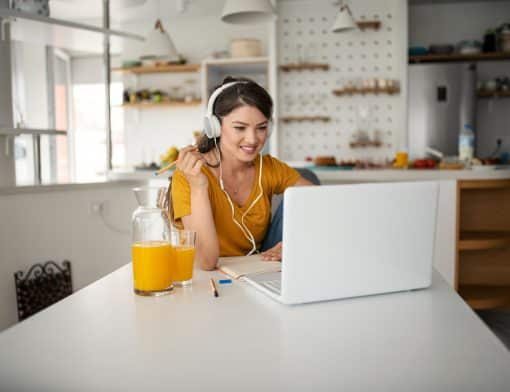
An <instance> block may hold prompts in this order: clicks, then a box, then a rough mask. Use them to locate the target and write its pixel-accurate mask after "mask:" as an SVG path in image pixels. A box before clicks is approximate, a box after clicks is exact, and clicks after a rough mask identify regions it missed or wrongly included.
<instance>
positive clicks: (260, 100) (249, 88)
mask: <svg viewBox="0 0 510 392" xmlns="http://www.w3.org/2000/svg"><path fill="white" fill-rule="evenodd" d="M232 82H242V83H236V84H234V85H232V86H230V87H227V88H226V89H225V90H224V91H222V92H221V94H220V95H218V96H217V97H216V100H215V101H214V106H213V110H212V112H213V114H214V115H215V116H216V117H218V118H219V120H220V123H221V121H222V118H223V117H225V116H226V115H228V114H229V113H230V112H232V111H233V110H235V109H237V108H238V107H241V106H245V105H248V106H253V107H255V108H257V109H258V110H260V112H261V113H262V114H263V115H264V116H265V117H266V118H267V119H268V120H271V118H272V115H273V100H272V99H271V96H270V95H269V93H268V92H267V91H266V90H265V89H264V88H263V87H261V86H259V85H258V84H257V83H255V82H254V81H253V80H250V79H247V78H233V77H230V76H227V77H226V78H225V79H224V80H223V83H222V84H220V85H219V86H216V87H215V88H214V90H216V89H217V88H220V87H221V86H223V85H224V84H227V83H232ZM219 139H220V138H219V137H218V138H216V143H218V142H219ZM214 146H215V141H214V139H209V138H208V137H207V136H206V135H205V134H203V135H202V136H201V137H200V139H199V141H198V151H200V152H201V153H202V154H203V153H206V152H208V151H210V150H212V149H213V148H214Z"/></svg>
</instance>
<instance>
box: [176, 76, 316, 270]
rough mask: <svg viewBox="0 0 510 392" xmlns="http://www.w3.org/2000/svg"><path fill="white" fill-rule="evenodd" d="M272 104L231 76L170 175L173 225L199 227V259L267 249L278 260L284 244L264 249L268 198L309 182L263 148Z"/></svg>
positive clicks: (210, 264)
mask: <svg viewBox="0 0 510 392" xmlns="http://www.w3.org/2000/svg"><path fill="white" fill-rule="evenodd" d="M272 111H273V103H272V100H271V97H270V96H269V94H268V93H267V91H266V90H264V89H263V88H262V87H261V86H259V85H258V84H256V83H255V82H253V81H251V80H248V79H233V78H226V79H225V80H224V81H223V84H222V85H221V86H219V87H218V88H217V89H216V90H215V91H214V92H213V94H212V95H211V97H210V99H209V102H208V105H207V113H206V117H205V121H204V135H203V136H202V138H201V140H200V141H199V143H198V146H190V147H187V148H184V149H183V150H181V152H180V154H179V158H178V159H177V170H176V172H175V174H174V175H173V178H172V204H173V212H174V219H175V221H176V224H177V225H179V226H181V227H184V228H186V229H191V230H195V231H196V232H197V237H198V243H197V248H196V253H197V260H198V261H199V262H200V264H201V266H202V267H203V268H204V269H213V268H215V267H216V263H217V261H218V257H219V256H239V255H246V254H253V253H254V252H256V251H258V250H265V252H264V253H263V256H262V257H263V258H266V259H272V260H273V259H274V260H280V259H281V244H277V245H276V246H275V247H274V249H269V250H267V249H261V246H262V243H263V240H264V237H265V236H266V233H267V231H268V228H269V225H270V221H271V199H272V196H273V195H274V194H280V193H283V191H284V190H285V189H286V188H287V187H289V186H295V185H310V184H311V183H310V182H308V181H307V180H305V179H303V178H302V177H301V176H300V175H299V173H298V172H297V171H295V170H294V169H292V168H290V167H289V166H287V165H286V164H285V163H283V162H281V161H279V160H278V159H276V158H273V157H271V156H270V155H265V156H263V155H262V154H261V151H262V149H263V148H264V144H265V143H266V141H267V139H268V137H269V134H270V129H271V120H272Z"/></svg>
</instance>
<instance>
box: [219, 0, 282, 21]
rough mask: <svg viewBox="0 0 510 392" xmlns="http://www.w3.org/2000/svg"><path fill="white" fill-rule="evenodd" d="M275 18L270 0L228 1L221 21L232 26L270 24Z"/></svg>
mask: <svg viewBox="0 0 510 392" xmlns="http://www.w3.org/2000/svg"><path fill="white" fill-rule="evenodd" d="M273 17H274V9H273V6H272V5H271V2H270V0H226V2H225V6H224V7H223V12H222V14H221V20H222V21H223V22H226V23H232V24H256V23H263V22H269V21H270V20H272V19H273Z"/></svg>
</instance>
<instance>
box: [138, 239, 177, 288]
mask: <svg viewBox="0 0 510 392" xmlns="http://www.w3.org/2000/svg"><path fill="white" fill-rule="evenodd" d="M132 257H133V279H134V288H135V292H136V293H137V294H141V295H157V294H162V293H166V292H167V291H169V290H171V289H172V280H173V277H172V270H173V265H174V259H175V252H174V250H173V249H172V246H171V245H170V244H169V243H168V242H165V241H141V242H135V243H133V246H132Z"/></svg>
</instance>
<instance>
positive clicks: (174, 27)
mask: <svg viewBox="0 0 510 392" xmlns="http://www.w3.org/2000/svg"><path fill="white" fill-rule="evenodd" d="M162 21H163V25H164V27H165V29H166V30H167V31H168V32H169V34H170V35H171V37H172V40H173V41H174V43H175V45H176V47H177V50H178V52H179V53H181V54H182V55H183V56H185V57H186V58H187V59H188V62H190V63H200V62H201V61H202V60H203V59H205V58H206V57H208V56H209V55H210V54H211V53H212V52H214V51H219V50H228V49H229V44H230V41H231V40H232V39H234V38H247V37H249V38H257V39H259V40H260V41H261V42H262V46H263V53H264V54H267V50H268V49H267V48H268V40H269V27H268V26H265V25H253V26H236V25H230V24H226V23H223V22H222V21H221V20H220V17H219V15H217V14H209V15H202V14H201V15H197V14H194V15H189V14H183V15H181V16H179V17H178V18H175V17H174V18H171V19H167V18H162ZM121 28H122V29H123V30H125V31H131V32H133V33H139V34H142V35H146V34H147V33H148V32H149V31H151V30H152V28H153V22H149V21H144V22H138V23H133V22H131V23H129V24H123V25H122V26H121ZM141 51H142V44H139V43H137V42H130V43H129V45H127V46H125V47H124V51H123V53H122V55H121V58H122V59H124V60H126V59H137V58H138V56H139V55H140V53H141ZM136 78H137V79H136ZM186 79H196V80H197V83H196V90H197V93H200V91H201V88H200V75H199V74H157V75H142V76H138V77H134V76H132V75H126V76H125V77H124V82H125V87H131V88H133V89H141V88H151V89H156V88H160V89H163V90H166V91H168V90H169V89H170V88H171V87H172V86H182V85H183V84H184V83H183V82H184V81H185V80H186ZM203 114H204V109H203V106H201V105H199V106H192V107H178V108H171V107H170V108H168V107H167V108H154V109H146V110H135V109H125V110H124V123H125V141H126V162H127V164H128V165H131V166H132V165H136V164H140V163H142V162H146V163H148V162H149V161H156V162H158V160H159V156H160V155H161V154H162V153H163V152H165V151H166V149H167V148H168V147H170V146H172V145H175V146H177V147H183V146H185V145H188V144H190V143H193V142H194V139H193V137H192V133H193V131H195V130H201V129H202V124H203Z"/></svg>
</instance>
